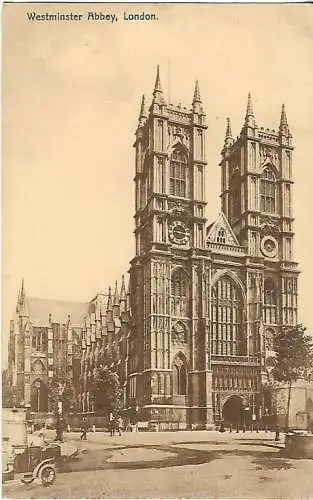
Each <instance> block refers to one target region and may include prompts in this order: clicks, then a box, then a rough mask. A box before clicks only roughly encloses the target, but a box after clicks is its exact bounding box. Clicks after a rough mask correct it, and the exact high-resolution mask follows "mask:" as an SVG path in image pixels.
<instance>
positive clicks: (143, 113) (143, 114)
mask: <svg viewBox="0 0 313 500" xmlns="http://www.w3.org/2000/svg"><path fill="white" fill-rule="evenodd" d="M146 118H148V113H147V110H146V97H145V95H143V96H142V99H141V107H140V113H139V119H138V122H139V126H140V127H141V126H142V125H144V123H145V120H146Z"/></svg>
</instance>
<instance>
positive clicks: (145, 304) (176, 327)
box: [9, 69, 299, 429]
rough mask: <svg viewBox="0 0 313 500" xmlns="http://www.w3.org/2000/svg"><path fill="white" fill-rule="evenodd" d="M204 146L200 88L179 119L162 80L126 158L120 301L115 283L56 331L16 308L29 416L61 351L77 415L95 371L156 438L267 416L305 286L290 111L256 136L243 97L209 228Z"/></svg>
mask: <svg viewBox="0 0 313 500" xmlns="http://www.w3.org/2000/svg"><path fill="white" fill-rule="evenodd" d="M206 133H207V124H206V115H205V111H204V108H203V104H202V101H201V96H200V91H199V86H198V82H196V85H195V89H194V95H193V99H192V103H191V106H188V108H187V107H183V106H181V105H179V106H174V105H172V104H170V103H168V102H166V99H165V96H164V93H163V90H162V86H161V81H160V75H159V69H158V71H157V76H156V81H155V86H154V90H153V95H152V100H151V102H150V103H149V107H148V106H147V103H146V100H145V98H144V97H143V99H142V104H141V110H140V115H139V122H138V127H137V130H136V140H135V144H134V148H135V179H134V181H135V218H134V220H135V240H136V255H135V256H134V258H133V259H132V261H131V264H130V271H129V287H128V292H126V288H125V284H124V282H122V286H121V289H120V290H118V288H117V286H116V287H115V291H114V294H112V295H111V291H109V294H107V293H105V294H99V295H98V296H97V297H96V298H95V299H93V300H92V301H91V302H89V303H86V304H79V305H77V304H74V303H73V304H69V305H68V306H64V307H63V309H62V314H63V316H62V318H60V319H58V321H57V323H58V324H59V325H60V326H59V327H58V328H57V326H56V323H54V322H53V318H54V311H53V310H51V308H53V307H54V305H53V304H46V305H45V312H44V313H43V304H41V306H40V307H41V315H42V320H41V323H42V324H40V325H39V323H38V321H37V323H36V321H35V320H33V319H32V317H31V311H30V308H29V307H28V309H27V308H26V306H25V304H26V302H27V300H26V298H25V296H24V297H22V295H21V294H20V297H19V304H18V307H17V312H16V317H18V318H20V316H21V311H22V322H21V320H19V321H18V320H17V319H16V320H15V322H12V326H11V334H10V338H11V342H12V346H16V347H14V349H15V350H16V349H20V360H18V359H17V358H16V354H14V356H13V354H12V352H13V351H12V349H13V347H12V346H11V348H10V352H11V358H10V368H9V371H11V380H15V390H16V393H17V394H20V398H24V399H25V398H26V399H29V398H30V397H31V394H34V396H33V398H34V401H35V402H34V405H35V406H36V401H37V400H36V394H37V392H36V390H35V389H33V385H34V384H35V385H34V387H35V388H36V387H39V386H40V384H46V385H47V384H48V382H49V378H51V377H52V376H53V375H54V374H55V373H56V371H57V369H58V366H60V362H61V361H60V354H58V353H59V352H60V351H56V349H57V346H58V345H59V346H61V347H62V349H63V355H62V356H63V359H64V360H68V361H67V362H65V365H66V366H67V367H68V369H69V370H71V374H72V375H71V376H73V378H74V383H75V384H76V386H77V390H78V393H79V406H80V410H81V411H92V409H93V408H92V393H91V387H92V383H91V382H92V377H93V369H94V367H95V366H97V365H98V364H103V365H107V366H109V367H110V368H111V369H113V370H116V371H117V372H118V374H119V376H120V379H121V382H122V384H123V386H124V406H125V409H129V408H136V412H137V417H138V418H139V419H140V420H141V421H145V422H158V423H161V424H162V426H163V428H181V429H184V428H212V426H213V425H214V424H215V423H216V422H218V421H220V420H221V419H224V420H225V421H226V422H229V423H234V424H235V423H236V422H240V421H242V418H243V416H244V415H245V412H247V416H249V418H250V419H252V420H261V419H262V418H263V417H264V416H265V415H271V414H273V413H274V412H275V409H274V408H273V401H272V398H271V394H270V392H269V388H268V381H269V377H270V373H271V368H272V365H273V351H272V342H273V337H274V336H275V334H276V332H277V330H278V329H279V328H280V327H281V326H282V325H293V324H296V322H297V280H298V274H299V271H298V270H297V263H296V262H294V260H293V236H294V233H293V221H294V219H293V210H292V209H293V207H292V189H293V180H292V153H293V146H292V136H291V133H290V130H289V126H288V122H287V117H286V111H285V107H284V106H283V107H282V109H281V115H280V123H279V128H278V130H277V131H275V130H269V129H264V128H263V127H258V125H257V123H256V118H255V116H254V112H253V106H252V99H251V96H250V95H249V96H248V103H247V109H246V115H245V118H244V121H243V125H242V129H241V131H240V132H239V135H238V137H237V138H235V137H233V135H232V131H231V124H230V121H229V120H227V125H226V135H225V139H224V144H222V152H221V162H220V169H221V193H220V197H221V211H220V214H219V216H218V217H217V220H216V221H215V222H213V223H208V221H207V219H206V216H205V213H206V202H207V198H206V197H207V189H206V178H207V172H206V171H207V154H206V149H207V146H209V143H210V137H208V138H207V137H206ZM208 149H209V148H208ZM23 293H24V295H25V292H24V290H23ZM23 301H24V303H25V304H24V303H23ZM33 303H34V304H35V305H36V307H39V306H38V301H37V303H36V302H34V300H33ZM29 304H31V299H29ZM34 307H35V306H34ZM71 308H73V310H74V311H75V314H73V312H72V311H71V310H70V309H71ZM59 310H60V309H59ZM74 317H75V320H74ZM40 328H41V329H42V332H43V331H45V337H44V338H45V346H44V347H42V345H43V344H42V345H41V347H40V349H37V347H38V346H37V344H36V342H35V343H34V342H33V341H32V338H33V336H36V335H37V337H36V338H40V339H41V342H42V338H43V337H42V332H41V333H40V334H38V332H39V330H40ZM44 329H45V330H44ZM38 335H39V337H38ZM54 335H57V336H58V337H57V342H55V341H54ZM27 339H28V340H27ZM11 342H10V345H11ZM61 347H60V348H61ZM16 352H17V351H16ZM25 352H27V353H28V354H27V356H28V358H27V361H26V363H25V360H24V362H23V361H22V358H23V357H25V356H24V354H23V353H25ZM9 355H10V354H9ZM62 356H61V357H62ZM18 363H20V364H19V369H17V368H18V366H17V365H18ZM57 363H59V365H58V364H57ZM33 367H35V369H36V370H37V373H34V370H33ZM75 373H76V375H75ZM9 375H10V374H9ZM12 377H13V379H12ZM9 378H10V376H9ZM38 381H39V382H38ZM36 383H37V386H36ZM38 384H39V385H38ZM13 385H14V384H13ZM32 391H33V392H32ZM34 391H35V392H34ZM38 405H39V403H38ZM39 409H42V410H44V408H43V407H42V408H39V406H38V410H39ZM175 426H176V427H175Z"/></svg>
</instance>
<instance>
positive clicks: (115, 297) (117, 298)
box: [113, 281, 120, 318]
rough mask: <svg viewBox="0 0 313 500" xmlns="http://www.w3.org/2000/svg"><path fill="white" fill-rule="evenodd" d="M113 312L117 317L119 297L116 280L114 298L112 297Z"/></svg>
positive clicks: (118, 313)
mask: <svg viewBox="0 0 313 500" xmlns="http://www.w3.org/2000/svg"><path fill="white" fill-rule="evenodd" d="M113 313H114V317H115V318H118V317H119V315H120V298H119V294H118V290H117V281H116V282H115V290H114V298H113Z"/></svg>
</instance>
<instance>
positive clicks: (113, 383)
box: [92, 366, 123, 411]
mask: <svg viewBox="0 0 313 500" xmlns="http://www.w3.org/2000/svg"><path fill="white" fill-rule="evenodd" d="M92 393H93V398H94V408H95V410H96V411H99V410H100V411H101V410H111V411H116V410H119V409H121V408H122V395H123V391H122V389H121V385H120V381H119V377H118V374H117V373H116V372H113V371H111V370H109V368H107V367H103V366H100V367H99V368H96V369H95V370H94V380H93V387H92Z"/></svg>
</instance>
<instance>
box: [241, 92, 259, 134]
mask: <svg viewBox="0 0 313 500" xmlns="http://www.w3.org/2000/svg"><path fill="white" fill-rule="evenodd" d="M244 126H245V127H252V128H256V122H255V117H254V113H253V106H252V98H251V94H250V92H249V93H248V102H247V111H246V116H245V124H244Z"/></svg>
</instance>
